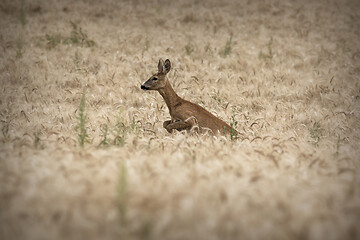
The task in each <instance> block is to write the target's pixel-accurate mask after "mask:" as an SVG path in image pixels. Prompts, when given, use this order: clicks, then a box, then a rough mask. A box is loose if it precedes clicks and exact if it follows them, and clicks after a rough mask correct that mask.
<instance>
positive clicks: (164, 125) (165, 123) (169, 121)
mask: <svg viewBox="0 0 360 240" xmlns="http://www.w3.org/2000/svg"><path fill="white" fill-rule="evenodd" d="M170 123H171V120H167V121H165V122H164V123H163V127H164V128H165V129H166V127H167V126H168V125H169V124H170Z"/></svg>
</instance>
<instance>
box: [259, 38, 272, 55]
mask: <svg viewBox="0 0 360 240" xmlns="http://www.w3.org/2000/svg"><path fill="white" fill-rule="evenodd" d="M272 44H273V38H272V37H271V38H270V41H269V43H268V44H267V53H263V52H262V51H260V53H259V58H260V59H261V58H264V59H266V58H267V59H272V58H273V56H274V55H273V51H272Z"/></svg>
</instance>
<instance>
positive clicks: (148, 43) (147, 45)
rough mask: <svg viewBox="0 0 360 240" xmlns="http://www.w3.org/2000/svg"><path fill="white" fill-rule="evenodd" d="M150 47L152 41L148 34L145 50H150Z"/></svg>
mask: <svg viewBox="0 0 360 240" xmlns="http://www.w3.org/2000/svg"><path fill="white" fill-rule="evenodd" d="M149 48H150V41H149V37H148V35H147V34H146V37H145V46H144V51H147V50H149Z"/></svg>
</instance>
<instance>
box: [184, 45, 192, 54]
mask: <svg viewBox="0 0 360 240" xmlns="http://www.w3.org/2000/svg"><path fill="white" fill-rule="evenodd" d="M185 52H186V54H187V55H190V54H191V53H192V52H194V47H193V46H192V45H191V44H190V43H188V44H186V45H185Z"/></svg>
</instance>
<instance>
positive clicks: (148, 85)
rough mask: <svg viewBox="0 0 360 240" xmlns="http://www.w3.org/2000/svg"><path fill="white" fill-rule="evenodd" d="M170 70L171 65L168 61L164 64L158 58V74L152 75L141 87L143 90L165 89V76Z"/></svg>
mask: <svg viewBox="0 0 360 240" xmlns="http://www.w3.org/2000/svg"><path fill="white" fill-rule="evenodd" d="M170 69H171V63H170V60H169V59H166V60H165V62H164V61H163V60H162V59H161V58H160V59H159V63H158V72H157V73H155V74H154V75H152V76H151V77H150V78H149V79H148V80H147V81H146V82H144V83H143V84H142V85H141V89H143V90H160V89H163V88H164V87H165V83H166V74H167V73H168V72H169V71H170Z"/></svg>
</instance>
